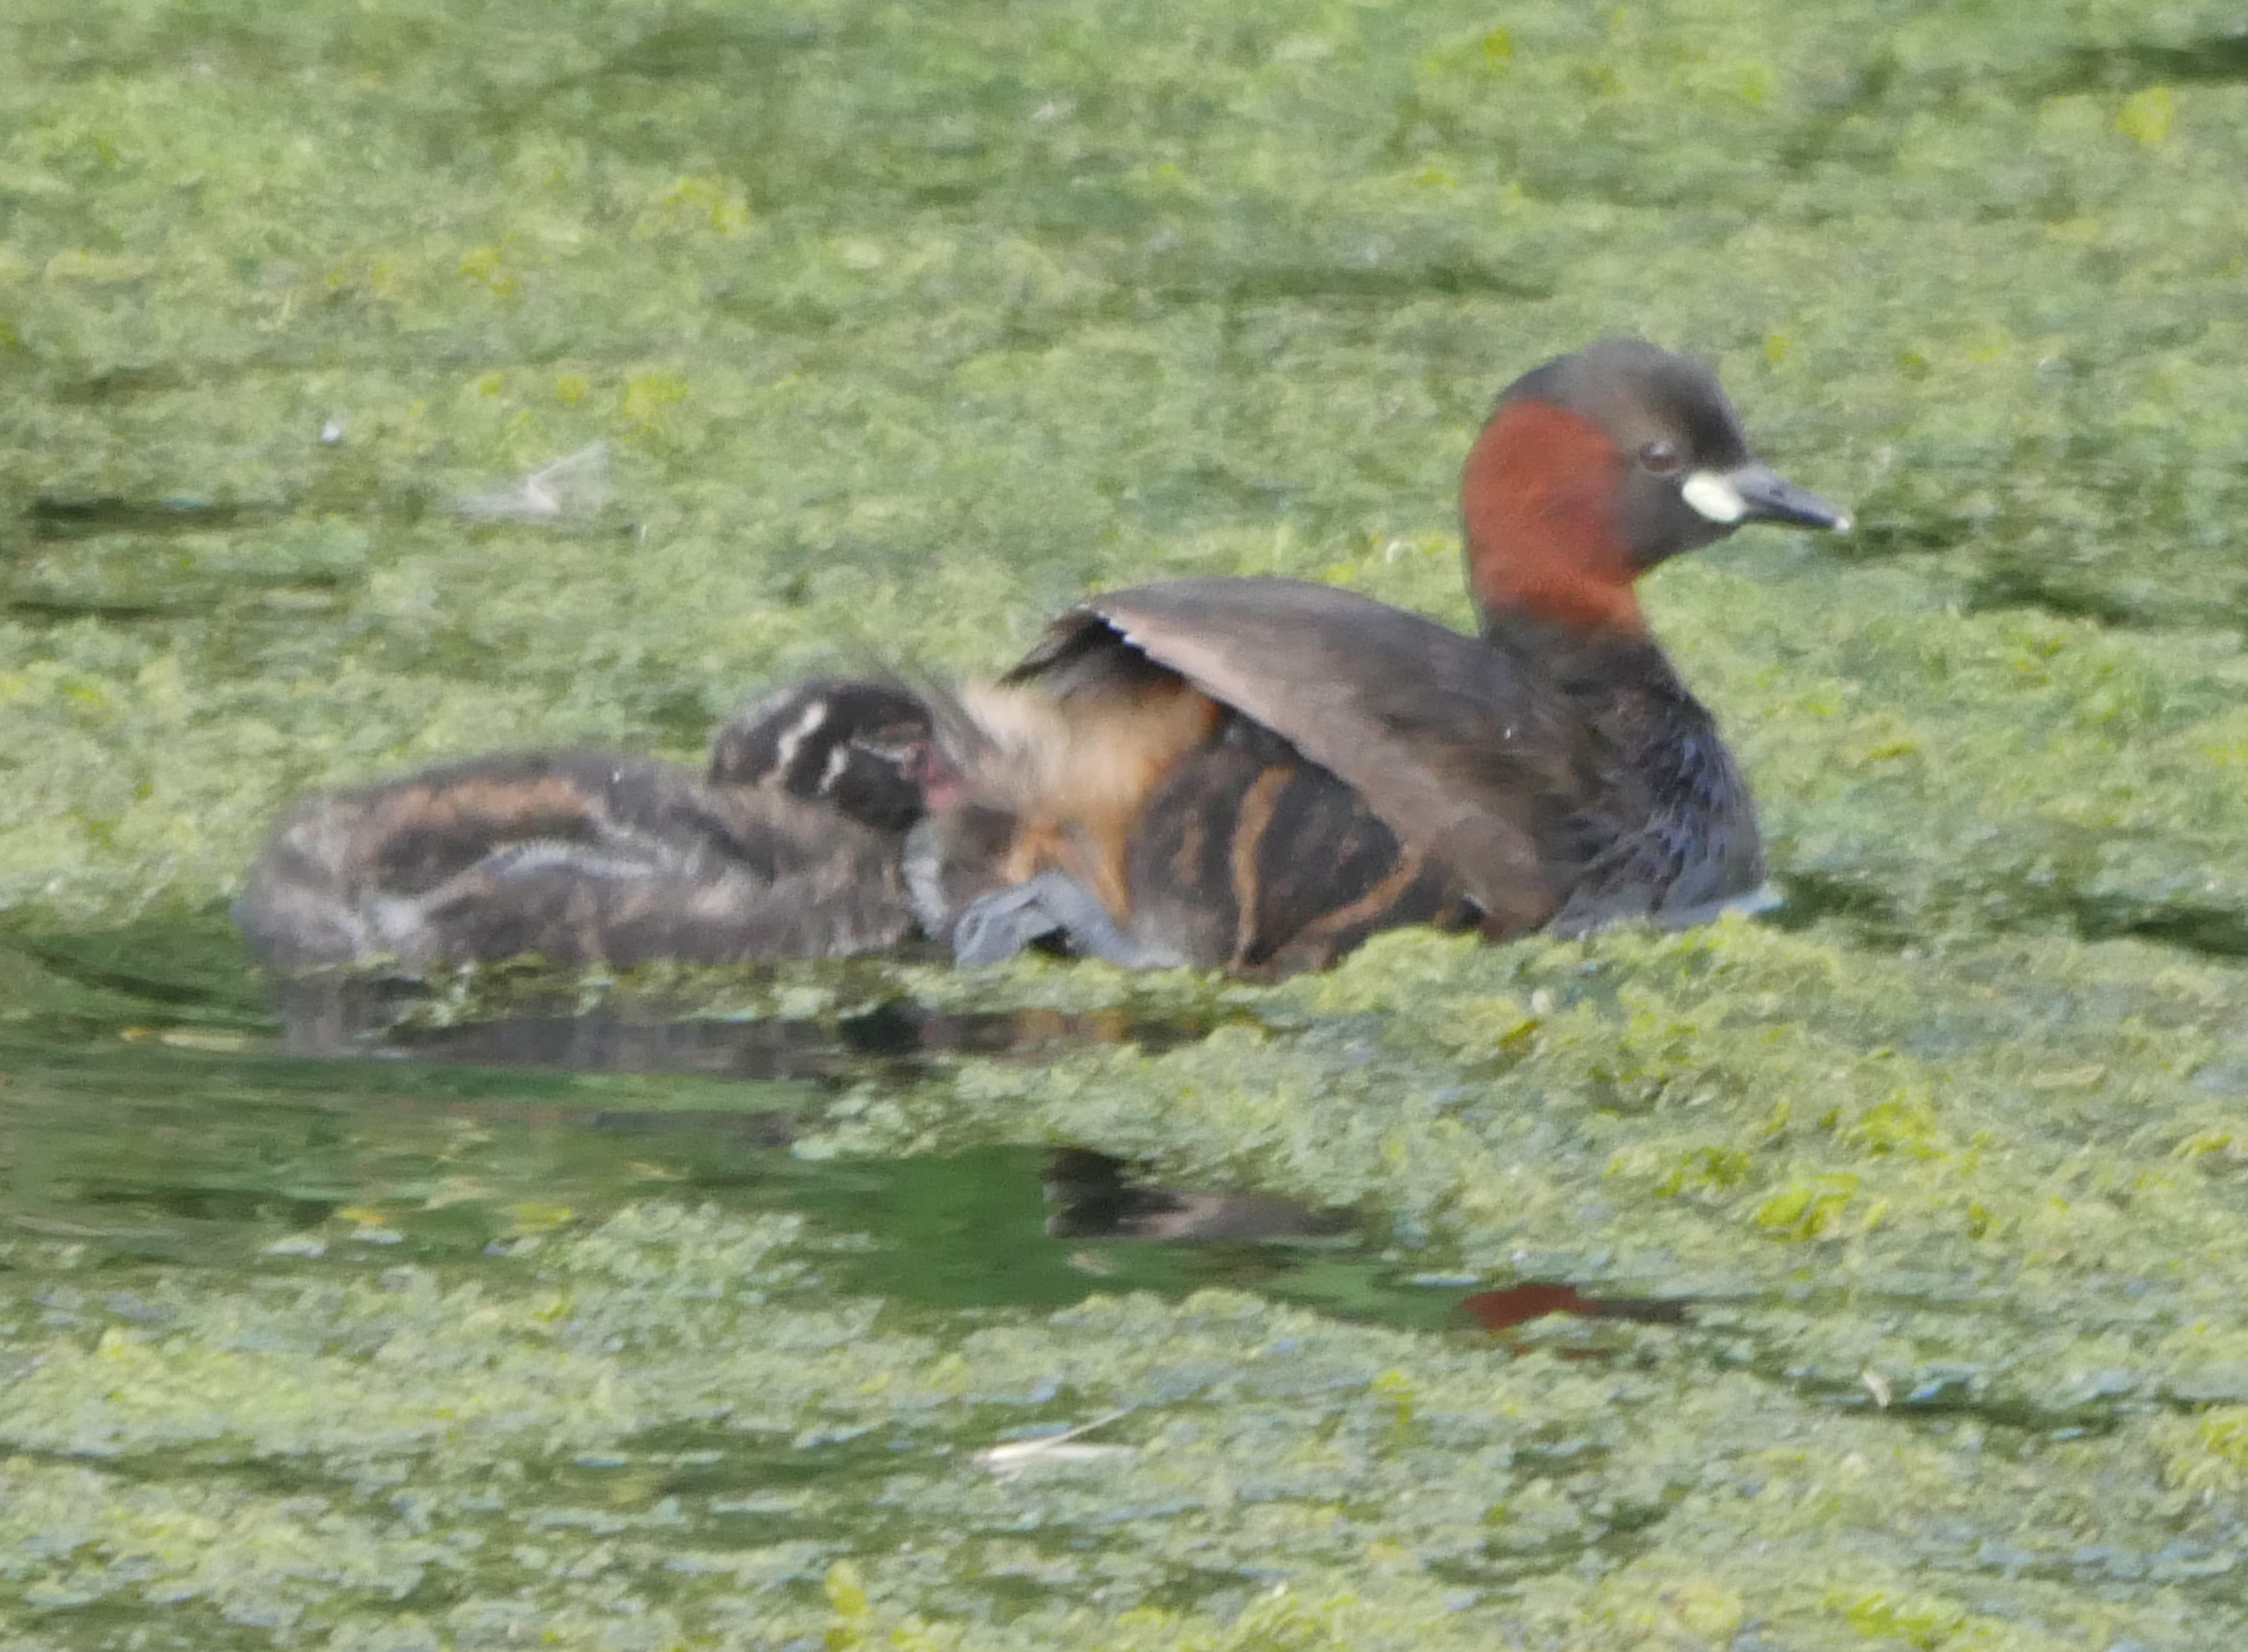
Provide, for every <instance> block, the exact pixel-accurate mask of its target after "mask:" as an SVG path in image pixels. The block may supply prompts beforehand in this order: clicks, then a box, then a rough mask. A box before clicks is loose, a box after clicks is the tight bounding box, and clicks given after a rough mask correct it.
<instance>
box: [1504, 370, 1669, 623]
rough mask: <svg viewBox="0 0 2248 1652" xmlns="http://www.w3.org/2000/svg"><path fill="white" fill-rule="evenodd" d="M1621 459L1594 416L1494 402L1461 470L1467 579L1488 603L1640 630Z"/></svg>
mask: <svg viewBox="0 0 2248 1652" xmlns="http://www.w3.org/2000/svg"><path fill="white" fill-rule="evenodd" d="M1624 465H1625V460H1624V458H1623V456H1622V455H1621V454H1620V453H1618V452H1617V451H1616V447H1615V443H1614V442H1612V441H1610V440H1609V438H1608V436H1607V434H1606V433H1605V432H1603V431H1602V430H1601V429H1600V427H1599V426H1597V425H1595V424H1593V422H1591V421H1590V420H1588V419H1583V418H1580V417H1579V416H1578V415H1575V414H1573V413H1570V412H1567V411H1566V410H1564V409H1562V408H1557V407H1555V406H1553V405H1552V403H1551V402H1547V401H1518V402H1515V403H1514V404H1513V405H1511V407H1506V408H1501V409H1500V410H1499V413H1498V417H1496V418H1494V419H1493V420H1492V421H1491V423H1490V424H1489V425H1487V426H1485V427H1484V432H1483V435H1480V436H1479V437H1477V440H1476V444H1475V446H1474V447H1473V448H1472V449H1470V450H1469V453H1468V459H1467V466H1466V469H1465V470H1463V471H1462V473H1461V476H1460V510H1461V514H1462V515H1463V518H1465V521H1466V527H1467V559H1468V586H1469V588H1470V590H1472V591H1473V592H1474V593H1475V596H1476V600H1477V602H1479V603H1481V604H1482V605H1483V607H1484V611H1485V612H1487V613H1501V612H1506V611H1509V610H1520V611H1522V612H1525V613H1528V614H1536V615H1538V616H1539V618H1540V619H1544V620H1554V621H1556V622H1558V623H1559V624H1562V625H1566V626H1571V627H1579V628H1585V629H1601V630H1609V631H1621V632H1625V633H1628V634H1631V635H1634V636H1640V635H1644V634H1646V631H1647V620H1646V617H1645V616H1644V615H1643V614H1641V612H1640V608H1639V599H1638V598H1637V597H1636V596H1635V595H1634V594H1633V593H1632V588H1631V586H1632V581H1633V579H1635V578H1637V577H1638V572H1639V571H1638V569H1637V568H1636V567H1635V566H1634V564H1633V559H1632V554H1631V546H1630V545H1629V544H1628V542H1627V541H1626V539H1625V538H1624V535H1623V529H1622V524H1621V522H1620V520H1619V519H1618V517H1617V513H1616V502H1617V497H1618V490H1617V482H1618V479H1619V477H1620V476H1621V473H1622V470H1623V468H1624Z"/></svg>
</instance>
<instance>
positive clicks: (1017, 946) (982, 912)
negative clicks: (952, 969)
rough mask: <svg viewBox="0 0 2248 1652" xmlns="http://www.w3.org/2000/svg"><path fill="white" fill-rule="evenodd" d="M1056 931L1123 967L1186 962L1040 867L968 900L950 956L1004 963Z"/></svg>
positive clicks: (1084, 952)
mask: <svg viewBox="0 0 2248 1652" xmlns="http://www.w3.org/2000/svg"><path fill="white" fill-rule="evenodd" d="M1057 933H1059V934H1060V935H1063V936H1066V937H1067V939H1068V941H1069V943H1070V949H1071V950H1073V951H1074V952H1077V953H1079V955H1081V956H1086V957H1093V958H1099V959H1100V960H1101V961H1102V962H1103V963H1114V964H1117V965H1119V966H1121V968H1124V969H1127V970H1169V969H1175V968H1176V967H1177V966H1178V965H1180V964H1182V963H1185V962H1186V960H1185V959H1184V958H1182V957H1181V956H1179V955H1178V954H1177V953H1176V952H1174V951H1172V950H1171V949H1169V948H1168V947H1159V946H1150V945H1148V944H1146V943H1142V942H1141V941H1139V940H1138V939H1136V938H1135V937H1134V936H1130V935H1128V934H1127V933H1126V932H1125V931H1124V930H1123V929H1121V927H1120V926H1119V925H1118V924H1117V922H1116V920H1115V918H1114V916H1113V915H1111V914H1110V912H1109V910H1108V908H1107V906H1105V905H1104V904H1102V902H1101V900H1100V896H1099V895H1095V894H1093V891H1092V890H1090V889H1088V888H1086V887H1085V886H1084V885H1083V884H1082V883H1079V881H1077V880H1076V879H1075V878H1073V877H1071V876H1070V875H1069V874H1067V873H1064V872H1041V873H1039V874H1038V876H1036V877H1034V878H1032V879H1031V880H1030V881H1027V882H1025V883H1018V884H1015V885H1012V886H1011V887H1010V888H1004V889H1001V890H998V891H997V892H996V893H994V894H991V895H985V896H984V897H983V899H982V900H980V901H971V902H970V903H969V905H968V907H967V908H965V909H964V910H963V912H962V913H961V915H960V917H959V919H958V921H957V922H955V923H954V924H953V926H952V956H953V959H954V961H955V962H956V963H962V964H965V965H968V966H970V967H971V968H973V967H975V966H977V965H979V964H986V963H1005V962H1006V961H1007V960H1008V959H1009V958H1011V957H1014V956H1017V955H1018V954H1019V953H1020V952H1021V951H1022V949H1024V948H1025V947H1026V946H1028V945H1030V943H1031V942H1033V941H1037V940H1040V939H1042V938H1044V937H1045V936H1050V935H1054V934H1057Z"/></svg>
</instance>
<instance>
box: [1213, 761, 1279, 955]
mask: <svg viewBox="0 0 2248 1652" xmlns="http://www.w3.org/2000/svg"><path fill="white" fill-rule="evenodd" d="M1295 775H1296V771H1295V770H1293V769H1292V768H1288V767H1285V766H1283V765H1280V764H1275V765H1274V766H1272V767H1271V768H1269V769H1267V770H1265V772H1264V773H1262V774H1260V775H1258V777H1257V779H1256V781H1255V783H1254V784H1253V785H1251V786H1250V788H1249V790H1248V791H1247V792H1245V793H1244V794H1243V796H1242V799H1241V806H1240V808H1239V809H1238V810H1237V812H1235V814H1234V817H1233V903H1234V927H1233V955H1232V956H1231V957H1230V958H1229V959H1228V960H1227V961H1226V967H1227V968H1228V969H1230V970H1237V969H1239V968H1241V966H1242V965H1243V964H1244V963H1246V962H1247V961H1248V959H1249V956H1250V955H1251V953H1252V952H1254V951H1255V950H1256V949H1257V908H1258V877H1257V853H1258V850H1259V849H1260V848H1261V847H1264V842H1265V830H1266V829H1267V828H1268V827H1269V826H1271V824H1272V813H1273V811H1274V810H1275V809H1276V808H1277V807H1278V805H1279V801H1280V793H1281V792H1283V791H1285V790H1286V788H1287V785H1288V782H1289V781H1291V780H1292V779H1293V778H1295Z"/></svg>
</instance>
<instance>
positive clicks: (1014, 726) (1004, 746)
mask: <svg viewBox="0 0 2248 1652" xmlns="http://www.w3.org/2000/svg"><path fill="white" fill-rule="evenodd" d="M962 703H963V707H964V709H965V710H966V711H967V713H968V715H969V716H970V717H971V718H972V719H973V720H974V723H975V728H976V737H977V738H978V739H980V741H981V742H982V743H983V745H984V747H985V750H984V751H983V753H982V754H980V755H979V756H978V757H975V758H972V759H971V772H972V774H973V777H974V778H973V782H972V790H973V792H974V793H975V795H976V797H977V800H978V801H979V802H982V803H983V804H985V805H987V806H991V807H997V808H1002V809H1005V810H1007V811H1009V812H1012V813H1013V814H1014V815H1015V816H1016V817H1017V819H1018V821H1019V822H1020V824H1019V826H1018V833H1017V837H1016V840H1015V842H1014V844H1013V845H1012V846H1011V848H1010V849H1009V851H1008V853H1007V855H1006V857H1005V860H1004V863H1003V866H1002V870H1001V879H1002V881H1004V882H1005V883H1020V882H1022V881H1025V880H1026V879H1028V878H1031V877H1033V876H1035V875H1037V874H1038V873H1040V872H1042V871H1045V870H1048V869H1054V870H1059V871H1063V872H1066V873H1069V874H1071V875H1073V876H1074V877H1076V878H1078V879H1079V881H1082V882H1084V883H1086V884H1087V885H1088V886H1089V887H1091V888H1093V891H1094V893H1095V894H1097V895H1100V899H1101V901H1102V903H1103V904H1104V905H1106V906H1107V908H1109V910H1110V911H1111V912H1113V913H1114V914H1115V915H1116V917H1117V919H1118V921H1119V922H1128V921H1129V920H1130V917H1131V914H1132V895H1131V883H1130V879H1129V877H1128V875H1127V871H1126V865H1127V857H1128V855H1129V853H1130V849H1131V844H1132V839H1133V834H1134V832H1135V831H1136V829H1137V828H1138V826H1139V823H1140V817H1141V813H1142V812H1143V811H1144V810H1145V809H1146V807H1147V804H1148V799H1149V797H1151V796H1152V795H1153V794H1154V793H1155V790H1156V788H1158V787H1159V786H1160V785H1162V782H1163V779H1164V777H1165V776H1167V775H1168V774H1169V773H1170V771H1171V769H1172V768H1173V766H1174V765H1175V764H1176V763H1177V762H1178V760H1179V759H1180V758H1181V757H1183V756H1185V755H1186V754H1187V753H1188V752H1189V751H1194V750H1195V749H1196V747H1198V746H1200V745H1202V744H1203V743H1204V742H1206V741H1207V740H1208V739H1209V738H1210V733H1211V730H1214V729H1215V728H1216V727H1217V722H1218V717H1219V711H1218V708H1217V704H1216V703H1214V702H1212V701H1211V700H1210V697H1209V696H1206V695H1203V694H1200V693H1198V692H1196V690H1195V689H1192V688H1190V687H1189V686H1188V684H1187V683H1185V682H1182V681H1181V680H1180V679H1179V678H1178V677H1176V676H1175V675H1170V674H1169V673H1164V674H1162V675H1149V676H1148V677H1145V678H1143V679H1141V680H1140V681H1137V682H1129V683H1121V684H1118V685H1115V686H1113V687H1110V688H1107V689H1105V690H1104V691H1102V692H1099V693H1096V694H1092V695H1086V696H1078V697H1075V698H1073V699H1070V700H1067V701H1057V700H1053V699H1050V698H1048V697H1047V696H1045V695H1044V694H1041V693H1038V692H1036V691H1033V690H1026V689H1007V688H996V689H993V688H976V689H967V690H964V691H963V695H962Z"/></svg>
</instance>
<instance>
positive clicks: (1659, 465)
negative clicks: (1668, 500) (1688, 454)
mask: <svg viewBox="0 0 2248 1652" xmlns="http://www.w3.org/2000/svg"><path fill="white" fill-rule="evenodd" d="M1639 462H1640V463H1641V465H1643V466H1645V467H1646V468H1647V469H1648V470H1652V471H1653V472H1654V473H1655V475H1656V476H1669V474H1670V473H1671V472H1672V471H1673V470H1676V469H1677V468H1678V449H1676V448H1674V447H1672V446H1671V445H1670V443H1669V442H1662V441H1655V442H1648V444H1647V445H1646V446H1645V447H1643V448H1641V449H1640V450H1639Z"/></svg>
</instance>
